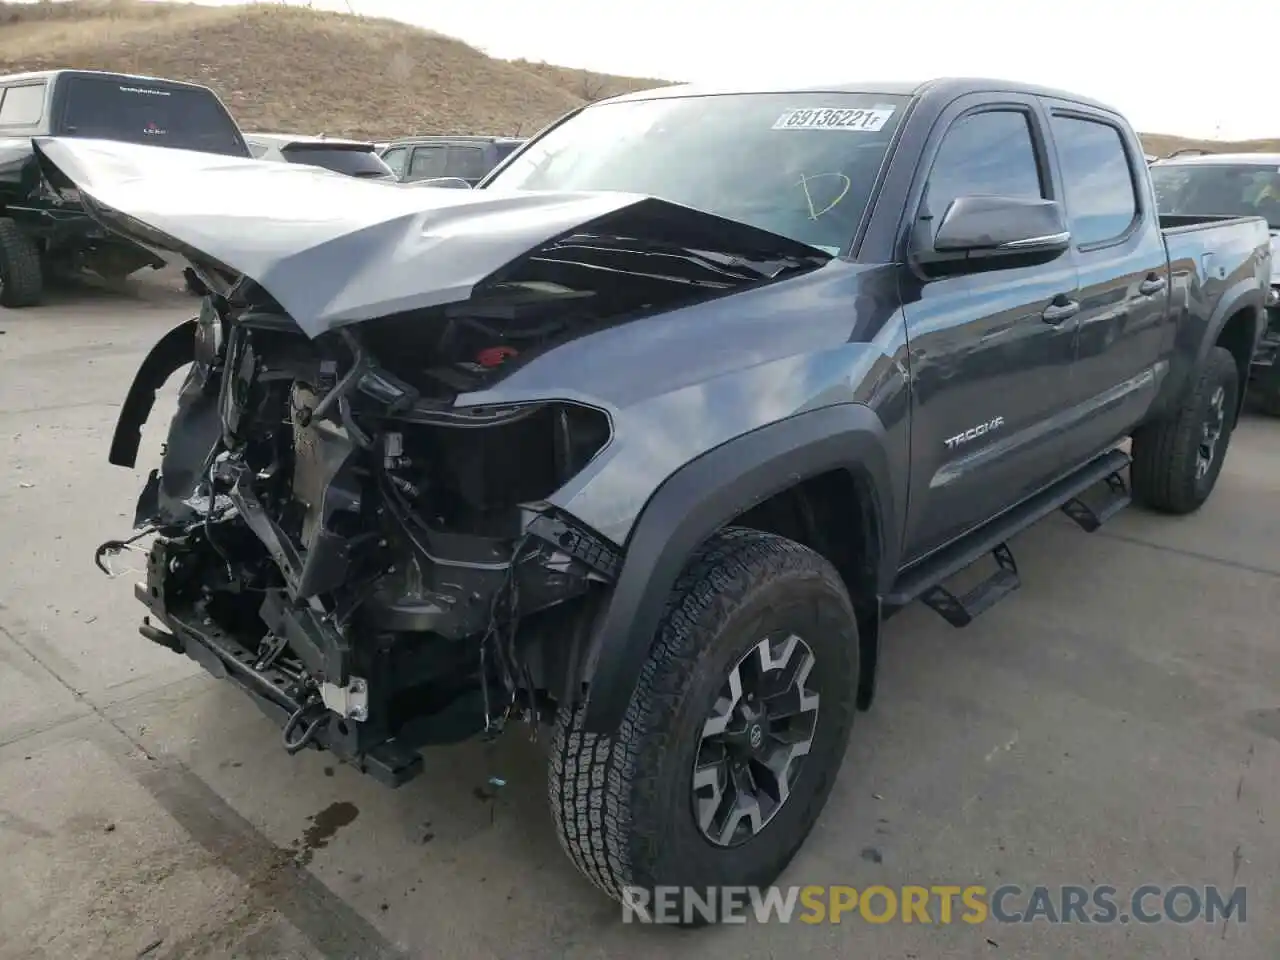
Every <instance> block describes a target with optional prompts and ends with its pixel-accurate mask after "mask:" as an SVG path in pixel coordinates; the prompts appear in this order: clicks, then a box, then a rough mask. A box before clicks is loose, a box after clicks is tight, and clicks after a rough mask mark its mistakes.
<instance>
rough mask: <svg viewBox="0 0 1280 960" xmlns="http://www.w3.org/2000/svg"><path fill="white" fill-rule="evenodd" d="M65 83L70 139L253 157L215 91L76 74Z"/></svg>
mask: <svg viewBox="0 0 1280 960" xmlns="http://www.w3.org/2000/svg"><path fill="white" fill-rule="evenodd" d="M62 84H63V88H64V91H63V97H64V99H63V107H62V130H63V132H64V133H65V134H66V135H67V136H71V137H96V138H99V139H102V140H117V141H122V142H124V143H147V144H153V145H155V146H160V147H177V148H179V149H183V150H198V151H201V152H203V153H219V154H226V155H229V156H233V157H244V156H248V152H247V149H246V147H245V145H244V142H243V140H242V139H241V136H240V130H239V128H237V127H236V125H235V121H233V120H232V119H231V116H230V115H229V114H228V113H227V111H226V109H225V108H224V107H223V106H222V104H221V103H220V102H219V100H218V98H217V97H216V96H214V94H213V92H212V91H210V90H202V89H199V88H194V89H193V88H190V87H167V86H163V85H160V84H154V83H146V82H144V81H141V80H138V81H134V80H130V81H128V82H122V81H120V80H115V79H111V78H107V77H83V76H75V75H72V76H68V77H66V78H65V79H64V80H63V81H62Z"/></svg>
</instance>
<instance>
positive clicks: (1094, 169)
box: [1051, 116, 1138, 246]
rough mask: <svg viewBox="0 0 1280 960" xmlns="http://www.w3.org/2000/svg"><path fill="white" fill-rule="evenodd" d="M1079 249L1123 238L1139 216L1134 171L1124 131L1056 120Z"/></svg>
mask: <svg viewBox="0 0 1280 960" xmlns="http://www.w3.org/2000/svg"><path fill="white" fill-rule="evenodd" d="M1051 125H1052V128H1053V138H1054V140H1055V141H1056V142H1057V144H1058V158H1059V159H1060V160H1061V162H1062V178H1063V183H1064V185H1065V187H1066V195H1067V196H1066V200H1067V210H1068V212H1069V213H1070V215H1071V233H1072V239H1073V240H1074V241H1075V244H1076V246H1086V245H1088V244H1094V243H1103V242H1105V241H1107V240H1116V239H1118V238H1119V237H1121V236H1122V235H1123V234H1124V233H1125V232H1126V231H1127V230H1128V229H1129V227H1130V225H1131V224H1132V223H1133V221H1134V220H1135V219H1136V218H1137V216H1138V195H1137V193H1136V192H1135V190H1134V186H1133V171H1132V169H1131V168H1130V165H1129V155H1128V151H1127V150H1125V145H1124V140H1123V139H1122V138H1121V135H1120V131H1119V130H1118V129H1116V128H1115V127H1113V126H1112V125H1111V124H1109V123H1102V122H1099V121H1096V120H1081V119H1079V118H1077V117H1059V116H1055V117H1053V119H1052V121H1051Z"/></svg>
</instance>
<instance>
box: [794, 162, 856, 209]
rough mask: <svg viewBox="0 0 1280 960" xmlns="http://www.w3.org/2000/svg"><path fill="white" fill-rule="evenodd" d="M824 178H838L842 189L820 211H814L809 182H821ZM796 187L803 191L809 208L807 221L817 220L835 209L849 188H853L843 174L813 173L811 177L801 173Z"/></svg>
mask: <svg viewBox="0 0 1280 960" xmlns="http://www.w3.org/2000/svg"><path fill="white" fill-rule="evenodd" d="M824 177H839V178H840V179H841V180H843V181H844V187H843V188H842V189H841V190H840V193H839V194H837V195H836V198H835V199H834V200H832V201H831V202H830V203H828V204H827V205H826V206H825V207H823V208H822V209H821V210H815V209H814V206H813V195H812V194H810V193H809V181H810V180H821V179H823V178H824ZM797 186H799V187H800V189H801V190H803V191H804V200H805V203H806V204H807V205H808V207H809V219H810V220H817V219H818V218H819V217H820V216H822V215H823V214H824V213H828V212H830V211H831V210H833V209H835V206H836V204H838V203H839V202H840V201H841V200H843V199H844V197H845V194H847V193H848V192H849V188H850V187H851V186H853V183H852V181H851V180H850V179H849V178H848V177H847V176H845V175H844V174H843V173H815V174H812V175H810V174H807V173H802V174H801V175H800V182H799V183H798V184H797Z"/></svg>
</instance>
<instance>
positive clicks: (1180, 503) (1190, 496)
mask: <svg viewBox="0 0 1280 960" xmlns="http://www.w3.org/2000/svg"><path fill="white" fill-rule="evenodd" d="M1239 383H1240V372H1239V370H1237V368H1236V361H1235V358H1234V357H1233V356H1231V354H1230V352H1228V351H1227V350H1226V349H1225V348H1223V347H1214V348H1213V349H1212V350H1210V351H1209V355H1208V356H1207V357H1206V358H1205V362H1204V365H1203V366H1202V367H1201V368H1200V371H1199V373H1198V375H1197V377H1196V380H1195V382H1194V383H1193V384H1192V387H1191V389H1190V390H1189V391H1188V392H1187V395H1186V397H1185V398H1184V399H1183V401H1182V404H1181V405H1180V406H1179V407H1178V409H1177V410H1176V411H1175V412H1174V414H1173V415H1172V416H1170V417H1168V418H1167V419H1165V420H1161V421H1159V422H1156V423H1150V424H1147V425H1145V426H1143V427H1141V428H1140V429H1139V430H1138V431H1136V432H1135V433H1134V435H1133V468H1132V471H1131V473H1132V479H1133V493H1134V497H1135V499H1137V500H1138V501H1139V502H1140V503H1142V504H1143V505H1144V506H1147V507H1150V508H1151V509H1153V510H1158V511H1160V512H1161V513H1171V514H1185V513H1191V512H1193V511H1195V510H1198V509H1200V507H1201V506H1202V505H1203V504H1204V502H1205V501H1206V500H1208V499H1209V494H1211V493H1212V492H1213V488H1214V485H1215V484H1216V483H1217V482H1218V474H1219V473H1221V472H1222V464H1223V462H1224V461H1225V460H1226V457H1227V447H1228V446H1229V444H1230V443H1231V432H1232V430H1233V428H1234V426H1235V421H1236V408H1237V406H1238V405H1239V402H1240V390H1239Z"/></svg>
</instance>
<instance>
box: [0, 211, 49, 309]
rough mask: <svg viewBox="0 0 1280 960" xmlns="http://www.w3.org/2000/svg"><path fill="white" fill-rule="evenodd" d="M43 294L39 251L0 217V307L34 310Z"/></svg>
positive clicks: (10, 221) (18, 230)
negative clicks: (29, 308) (30, 308)
mask: <svg viewBox="0 0 1280 960" xmlns="http://www.w3.org/2000/svg"><path fill="white" fill-rule="evenodd" d="M43 293H44V275H43V272H42V270H41V268H40V251H39V250H38V249H37V248H36V245H35V244H34V243H32V242H31V238H30V237H28V236H27V235H26V234H25V233H23V232H22V228H21V227H19V226H18V225H17V224H16V223H14V221H12V220H10V219H8V218H7V217H0V307H9V308H10V309H13V308H16V307H34V306H35V305H36V304H38V303H39V302H40V298H41V295H42V294H43Z"/></svg>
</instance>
